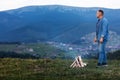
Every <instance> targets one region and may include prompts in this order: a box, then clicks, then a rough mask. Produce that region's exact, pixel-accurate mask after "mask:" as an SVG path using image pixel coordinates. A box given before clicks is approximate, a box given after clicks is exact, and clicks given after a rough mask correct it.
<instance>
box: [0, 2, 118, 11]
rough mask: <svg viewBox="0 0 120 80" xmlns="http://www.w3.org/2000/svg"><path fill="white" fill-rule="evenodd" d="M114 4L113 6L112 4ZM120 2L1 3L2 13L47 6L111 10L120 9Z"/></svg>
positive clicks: (0, 9)
mask: <svg viewBox="0 0 120 80" xmlns="http://www.w3.org/2000/svg"><path fill="white" fill-rule="evenodd" d="M111 3H112V4H111ZM119 3H120V1H116V2H115V1H114V0H109V1H104V0H101V1H100V0H96V1H90V0H62V1H58V0H47V1H43V0H20V1H18V0H14V1H9V0H2V1H0V5H1V6H0V11H5V10H11V9H17V8H21V7H26V6H46V5H64V6H71V7H87V8H89V7H101V8H109V9H120V5H119Z"/></svg>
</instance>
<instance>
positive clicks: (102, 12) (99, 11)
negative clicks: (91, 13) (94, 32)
mask: <svg viewBox="0 0 120 80" xmlns="http://www.w3.org/2000/svg"><path fill="white" fill-rule="evenodd" d="M103 15H104V11H103V10H98V11H97V13H96V16H97V18H99V19H101V18H102V17H103Z"/></svg>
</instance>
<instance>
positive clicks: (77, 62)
mask: <svg viewBox="0 0 120 80" xmlns="http://www.w3.org/2000/svg"><path fill="white" fill-rule="evenodd" d="M85 66H87V64H86V63H83V61H82V58H81V56H78V57H76V58H75V61H74V62H73V63H72V64H71V65H70V67H71V68H75V67H85Z"/></svg>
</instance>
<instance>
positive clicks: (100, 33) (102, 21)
mask: <svg viewBox="0 0 120 80" xmlns="http://www.w3.org/2000/svg"><path fill="white" fill-rule="evenodd" d="M96 16H97V18H98V21H97V23H96V36H95V38H94V42H97V43H98V50H99V59H98V64H97V67H100V66H107V56H106V53H105V47H106V43H107V41H108V34H109V32H108V20H107V19H106V18H105V17H104V11H103V10H98V11H97V14H96Z"/></svg>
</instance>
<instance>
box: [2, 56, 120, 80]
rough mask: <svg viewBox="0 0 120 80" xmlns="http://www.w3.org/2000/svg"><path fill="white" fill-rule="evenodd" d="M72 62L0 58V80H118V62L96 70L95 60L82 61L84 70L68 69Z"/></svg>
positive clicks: (119, 72)
mask: <svg viewBox="0 0 120 80" xmlns="http://www.w3.org/2000/svg"><path fill="white" fill-rule="evenodd" d="M72 61H73V60H62V59H19V58H0V80H119V79H120V61H119V60H109V61H108V64H109V66H108V67H101V68H96V63H97V60H84V62H86V63H88V66H87V67H84V68H74V69H73V68H70V67H69V66H70V64H71V63H72Z"/></svg>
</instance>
